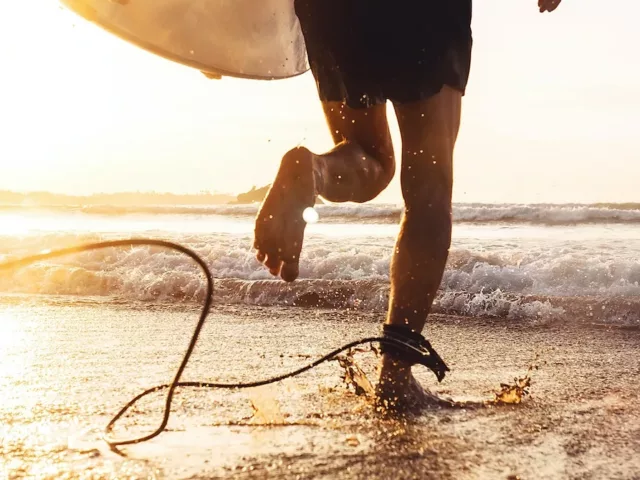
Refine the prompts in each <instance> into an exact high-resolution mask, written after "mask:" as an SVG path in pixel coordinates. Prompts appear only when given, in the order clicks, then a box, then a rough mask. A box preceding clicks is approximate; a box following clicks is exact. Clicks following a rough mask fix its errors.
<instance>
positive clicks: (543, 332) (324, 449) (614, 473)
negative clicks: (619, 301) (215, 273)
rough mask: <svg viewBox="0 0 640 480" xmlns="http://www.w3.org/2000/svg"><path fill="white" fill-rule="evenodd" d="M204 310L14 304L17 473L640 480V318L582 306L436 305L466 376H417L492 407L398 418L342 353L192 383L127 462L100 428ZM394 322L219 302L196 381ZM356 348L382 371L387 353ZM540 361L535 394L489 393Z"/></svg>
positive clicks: (3, 430) (12, 419) (200, 351)
mask: <svg viewBox="0 0 640 480" xmlns="http://www.w3.org/2000/svg"><path fill="white" fill-rule="evenodd" d="M195 314H196V311H195V310H193V309H192V308H188V309H187V310H183V309H176V308H167V307H163V308H159V307H158V308H155V307H149V306H145V305H142V304H141V305H139V308H128V307H124V306H114V305H109V304H108V303H107V302H99V301H98V302H97V303H93V302H92V301H90V300H87V301H86V302H85V303H84V304H83V303H81V304H74V305H69V304H67V303H66V302H65V301H63V300H59V299H50V300H49V301H47V302H42V300H41V301H39V302H37V303H36V302H33V301H18V300H13V301H11V302H5V303H3V306H2V309H1V316H2V323H1V326H2V327H1V328H2V329H3V330H2V334H3V335H2V338H3V340H2V342H3V345H2V346H3V349H2V352H3V353H2V355H3V358H2V362H1V363H0V365H1V369H0V390H1V395H2V398H3V402H2V405H0V418H1V419H2V422H1V425H2V426H1V427H0V437H1V438H2V442H0V448H1V451H2V455H1V457H0V458H2V460H0V471H1V472H3V475H4V476H5V478H11V479H13V478H52V479H53V478H62V477H64V478H118V479H119V478H171V479H174V478H175V479H187V478H190V479H194V478H364V477H367V478H470V479H471V478H521V479H527V478H558V479H561V478H562V479H564V478H621V479H623V478H624V479H633V478H638V477H637V475H638V474H637V472H638V471H640V460H639V458H640V457H639V456H638V452H639V451H640V406H639V403H638V397H639V390H638V386H637V384H638V380H639V379H640V360H639V359H638V356H637V351H638V345H639V343H640V329H637V328H635V327H628V326H627V327H622V326H617V327H616V326H607V327H603V326H598V325H594V324H590V323H589V322H588V321H586V320H584V319H581V318H576V319H575V321H573V322H567V321H566V320H563V321H562V322H554V321H545V322H531V321H521V322H515V321H505V320H504V319H493V320H490V319H473V318H462V317H453V316H442V315H441V316H433V318H432V319H431V321H430V324H429V327H428V329H427V335H428V337H429V338H430V339H431V341H432V343H433V345H434V346H435V347H436V348H437V349H438V351H439V353H440V354H441V355H442V356H443V357H444V359H445V360H446V361H447V362H448V364H449V366H450V368H451V373H450V374H449V375H448V376H447V378H446V379H445V381H444V382H442V383H441V384H437V382H436V381H435V378H434V377H433V375H432V374H431V372H429V371H427V370H425V369H422V368H421V367H418V368H416V375H417V377H418V378H419V379H420V380H421V382H422V383H423V384H424V385H425V386H427V387H429V388H430V389H431V390H432V391H433V392H436V393H438V394H440V395H443V396H450V397H452V398H453V399H454V400H457V401H474V402H477V404H476V405H474V406H470V407H466V408H434V409H431V410H427V411H424V412H422V413H421V414H420V415H418V416H412V417H406V418H400V419H389V418H384V417H382V416H380V415H379V414H377V413H376V412H375V411H374V410H373V408H372V407H371V405H370V403H369V401H368V400H367V398H366V396H362V395H356V394H355V392H354V389H353V387H352V385H349V384H348V383H345V382H344V381H343V379H342V374H343V370H342V369H341V367H340V366H339V364H338V362H335V361H334V362H330V363H328V364H324V365H322V366H321V367H319V368H317V369H315V370H313V371H312V372H309V373H307V374H304V375H302V376H300V377H297V378H295V379H293V380H287V381H285V382H283V383H280V384H276V385H274V386H272V387H264V388H260V389H254V390H250V391H232V392H229V391H215V390H210V391H203V390H198V391H196V390H181V391H180V392H179V394H178V395H177V397H176V401H175V404H174V413H173V416H172V418H171V421H170V423H169V427H168V429H167V431H166V432H165V433H163V434H162V435H161V436H159V437H157V438H156V439H154V440H152V441H150V442H148V443H145V444H140V445H136V446H133V447H128V448H126V449H123V453H125V455H126V457H121V456H118V455H116V454H115V453H113V452H111V451H109V450H108V449H107V448H106V446H105V445H104V443H102V442H101V441H99V436H98V434H99V430H100V429H101V428H102V427H103V426H104V425H105V424H106V422H107V421H108V419H109V418H110V415H112V414H114V413H115V412H116V411H117V409H118V408H119V407H120V406H121V405H123V404H124V403H125V402H126V401H127V400H128V399H129V398H131V397H132V396H133V395H135V394H137V393H139V392H140V391H142V390H143V389H144V388H146V387H148V386H151V385H153V384H156V383H164V382H166V381H168V380H169V379H170V377H171V375H172V372H173V369H174V368H175V367H176V365H177V363H178V361H179V359H180V356H181V354H182V351H183V349H184V348H185V346H186V342H187V339H188V336H189V335H190V333H191V328H192V326H193V324H194V321H195ZM379 320H380V316H379V315H377V314H362V313H353V312H349V311H345V310H341V311H339V310H318V309H314V310H311V309H303V308H285V307H269V308H264V307H250V306H216V308H215V310H214V312H213V314H212V316H211V317H210V319H209V322H208V324H207V326H206V327H205V331H204V332H203V335H202V337H201V341H200V343H199V345H198V347H197V349H196V352H195V354H194V357H193V361H192V362H191V364H190V366H189V367H188V368H187V371H186V373H185V377H184V379H185V380H211V381H237V380H244V381H246V380H255V379H258V378H264V377H267V376H270V375H273V374H277V373H282V372H285V371H287V370H290V369H293V368H295V367H297V366H300V365H302V364H303V363H305V362H309V361H311V360H312V359H314V358H317V357H319V356H320V355H322V354H324V353H326V352H327V351H329V350H331V349H332V348H334V347H335V346H338V345H339V344H342V343H344V342H345V341H348V340H351V339H356V338H358V337H362V336H365V335H371V334H375V333H376V332H377V329H378V325H379V324H378V322H379ZM45 339H46V340H47V342H44V340H45ZM354 359H355V362H356V363H357V364H358V365H359V366H360V367H361V368H362V369H363V371H364V372H365V373H366V375H367V377H368V378H370V379H371V380H372V381H373V380H375V361H376V359H375V354H374V353H373V352H371V351H367V352H363V353H357V354H356V355H355V357H354ZM534 364H535V365H538V369H533V370H531V383H532V385H531V388H530V395H528V396H526V397H525V398H524V399H523V401H522V403H521V404H518V405H486V404H483V402H486V401H488V400H492V399H494V398H495V395H494V393H493V392H495V391H496V390H498V389H499V387H500V384H501V383H513V380H514V378H516V377H524V376H525V375H526V374H527V372H528V370H529V367H530V366H531V365H534ZM43 371H46V372H48V373H47V374H46V375H42V374H41V373H42V372H43ZM161 402H162V396H160V395H158V396H154V397H153V398H152V399H150V400H148V401H146V400H145V401H143V402H141V404H140V405H139V406H138V407H136V408H135V409H134V412H133V414H132V415H130V416H129V417H127V418H126V419H125V420H124V421H123V423H122V425H121V427H122V428H119V429H118V430H117V431H116V434H118V435H123V436H127V437H129V436H132V435H136V434H140V433H146V432H148V431H151V430H152V429H153V426H154V425H156V424H157V422H158V421H159V418H160V417H159V415H160V412H161Z"/></svg>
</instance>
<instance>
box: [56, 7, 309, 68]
mask: <svg viewBox="0 0 640 480" xmlns="http://www.w3.org/2000/svg"><path fill="white" fill-rule="evenodd" d="M60 2H61V3H62V4H63V5H65V6H66V7H68V8H69V9H70V10H72V11H74V12H76V13H77V14H79V15H81V16H82V17H84V18H85V19H87V20H89V21H91V22H93V23H95V24H97V25H99V26H100V27H102V28H104V29H105V30H107V31H109V32H111V33H113V34H115V35H117V36H118V37H120V38H122V39H124V40H126V41H129V42H131V43H133V44H135V45H137V46H139V47H141V48H144V49H145V50H148V51H150V52H152V53H155V54H156V55H160V56H162V57H164V58H167V59H169V60H172V61H174V62H178V63H181V64H183V65H187V66H189V67H192V68H196V69H198V70H200V71H202V72H203V73H205V74H209V76H211V77H216V76H230V77H238V78H250V79H258V80H274V79H281V78H289V77H294V76H296V75H300V74H302V73H304V72H306V71H307V70H308V69H309V65H308V62H307V54H306V49H305V45H304V39H303V36H302V32H301V30H300V24H299V23H298V18H297V17H296V15H295V11H294V6H293V0H60Z"/></svg>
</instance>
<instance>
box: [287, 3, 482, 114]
mask: <svg viewBox="0 0 640 480" xmlns="http://www.w3.org/2000/svg"><path fill="white" fill-rule="evenodd" d="M295 9H296V15H297V16H298V19H299V21H300V26H301V28H302V33H303V35H304V39H305V43H306V47H307V55H308V58H309V64H310V67H311V71H312V73H313V75H314V77H315V80H316V84H317V87H318V93H319V95H320V100H322V101H338V102H345V103H346V104H347V105H348V106H350V107H352V108H366V107H370V106H372V105H378V104H382V103H385V102H386V101H387V100H390V101H392V102H394V103H411V102H415V101H419V100H422V99H425V98H429V97H430V96H432V95H435V94H436V93H438V92H439V91H440V90H441V89H442V87H443V86H444V85H448V86H450V87H452V88H455V89H457V90H459V91H461V92H462V94H464V92H465V89H466V86H467V81H468V78H469V69H470V64H471V48H472V43H473V42H472V35H471V0H295Z"/></svg>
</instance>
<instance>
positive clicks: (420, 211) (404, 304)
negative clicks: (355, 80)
mask: <svg viewBox="0 0 640 480" xmlns="http://www.w3.org/2000/svg"><path fill="white" fill-rule="evenodd" d="M461 100H462V94H461V93H460V92H459V91H457V90H454V89H452V88H449V87H443V89H442V90H441V91H440V93H438V94H437V95H435V96H433V97H431V98H429V99H427V100H423V101H419V102H416V103H411V104H405V105H396V106H395V109H396V114H397V116H398V124H399V126H400V133H401V136H402V169H401V182H402V194H403V197H404V201H405V212H404V216H403V219H402V224H401V229H400V234H399V236H398V240H397V243H396V249H395V252H394V256H393V261H392V264H391V297H390V300H389V314H388V317H387V323H389V324H392V325H404V326H406V327H409V328H410V329H412V330H414V331H416V332H421V331H422V328H423V327H424V325H425V322H426V318H427V315H428V313H429V311H430V309H431V305H432V303H433V300H434V297H435V295H436V292H437V290H438V287H439V286H440V282H441V280H442V274H443V272H444V268H445V264H446V261H447V257H448V253H449V246H450V244H451V192H452V187H453V150H454V145H455V142H456V138H457V135H458V129H459V126H460V109H461ZM417 387H418V385H417V384H416V383H415V381H414V380H413V377H412V375H411V365H409V364H407V363H405V362H402V361H399V360H397V359H394V358H391V357H389V356H388V355H384V356H383V359H382V364H381V371H380V382H379V384H378V395H379V398H380V399H381V400H382V403H383V404H386V405H393V404H395V403H398V404H400V405H402V404H403V403H411V401H413V400H415V399H413V398H410V397H412V396H414V395H415V394H418V393H419V389H418V388H417Z"/></svg>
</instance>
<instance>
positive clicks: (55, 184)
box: [0, 0, 640, 202]
mask: <svg viewBox="0 0 640 480" xmlns="http://www.w3.org/2000/svg"><path fill="white" fill-rule="evenodd" d="M390 3H391V2H390ZM614 4H615V6H614ZM536 5H537V2H536V0H479V1H476V2H475V6H474V7H475V9H474V22H473V29H474V38H475V44H474V57H473V65H472V74H471V79H470V83H469V89H468V92H467V96H466V97H465V100H464V107H463V125H462V131H461V133H460V138H459V142H458V147H457V151H456V163H455V168H456V172H455V174H456V184H455V193H454V195H455V200H456V201H466V202H469V201H490V202H493V201H501V202H567V201H568V202H573V201H575V202H592V201H640V188H639V187H638V184H639V179H640V145H639V143H638V140H637V138H638V126H639V125H640V62H639V61H638V58H640V57H639V56H638V51H637V49H638V46H640V29H638V28H637V24H638V18H640V2H638V1H637V0H617V1H616V2H605V1H603V0H580V1H575V0H564V3H563V4H562V5H561V6H560V8H559V9H558V10H557V11H556V12H554V13H553V14H545V15H541V14H539V13H538V11H537V6H536ZM2 13H3V14H2V16H0V45H2V47H1V48H0V62H1V65H2V69H1V71H2V74H1V76H0V128H1V130H0V131H1V132H2V133H1V134H0V158H2V173H1V174H0V189H11V190H50V191H56V192H63V193H76V194H86V193H92V192H98V191H125V190H127V191H129V190H156V191H170V192H180V193H182V192H197V191H200V190H218V191H224V192H237V191H240V190H244V189H248V188H250V187H251V185H253V184H257V185H263V184H266V183H269V182H270V181H271V179H272V176H273V174H274V173H275V170H276V168H277V165H278V162H279V159H280V157H281V155H282V154H283V153H284V152H285V151H286V150H288V149H289V148H291V147H292V146H295V145H297V144H298V143H304V144H305V145H307V146H308V147H310V148H311V149H313V150H316V151H321V150H323V149H326V148H329V147H330V146H331V142H330V137H329V135H328V131H327V128H326V126H325V123H324V119H323V117H322V113H321V110H320V106H319V102H318V100H317V96H316V91H315V85H314V82H313V78H312V77H311V74H309V73H307V74H305V75H303V76H301V77H298V78H295V79H290V80H283V81H275V82H259V81H247V80H236V79H224V80H222V81H214V80H207V79H206V78H205V77H204V76H202V75H201V74H200V73H199V72H197V71H194V70H191V69H189V68H186V67H182V66H179V65H176V64H173V63H171V62H168V61H166V60H164V59H161V58H158V57H155V56H153V55H151V54H149V53H146V52H144V51H142V50H139V49H137V48H136V47H133V46H131V45H129V44H126V43H124V42H123V41H121V40H119V39H117V38H115V37H113V36H111V35H110V34H107V33H105V32H103V31H102V30H100V29H99V28H98V27H96V26H94V25H91V24H88V23H86V22H85V21H83V20H81V19H79V18H78V17H76V16H75V15H73V14H71V13H69V12H66V11H64V10H61V9H60V8H58V6H57V4H56V2H55V1H52V0H29V1H24V0H21V1H13V2H5V3H4V4H3V8H2ZM394 135H395V138H396V139H397V138H398V137H397V134H396V132H395V131H394ZM379 199H380V200H382V201H394V202H395V201H399V200H400V195H399V186H398V180H397V179H396V180H395V182H394V184H393V185H392V187H391V188H390V189H389V191H387V192H386V193H385V194H383V195H382V196H381V197H380V198H379Z"/></svg>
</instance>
